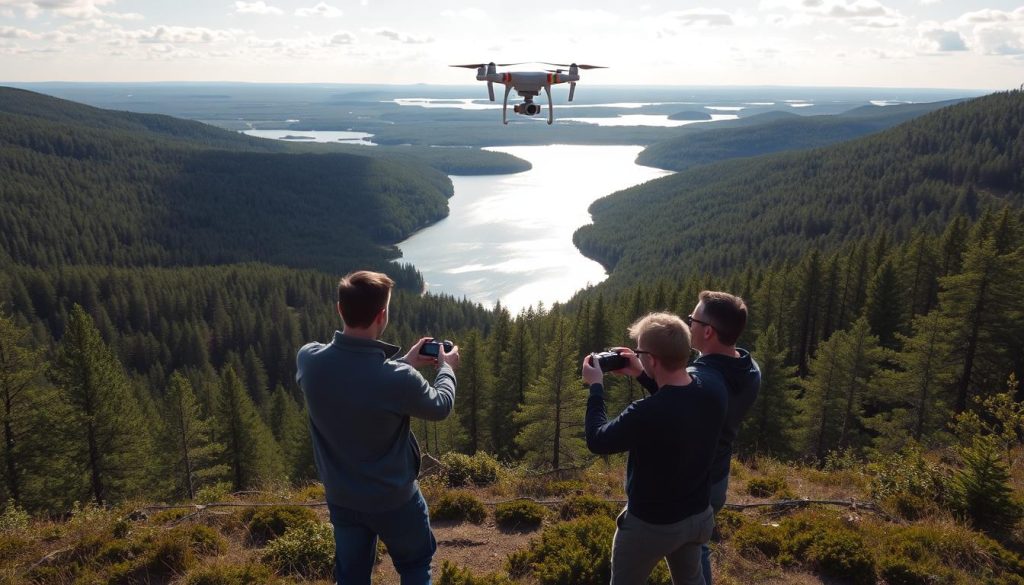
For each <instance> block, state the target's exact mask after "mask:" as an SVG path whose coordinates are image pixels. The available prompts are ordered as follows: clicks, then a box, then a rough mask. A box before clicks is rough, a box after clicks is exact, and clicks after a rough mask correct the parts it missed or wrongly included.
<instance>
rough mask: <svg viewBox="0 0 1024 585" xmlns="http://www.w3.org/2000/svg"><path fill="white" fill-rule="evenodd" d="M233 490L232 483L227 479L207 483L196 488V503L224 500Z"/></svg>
mask: <svg viewBox="0 0 1024 585" xmlns="http://www.w3.org/2000/svg"><path fill="white" fill-rule="evenodd" d="M231 490H232V486H231V483H229V482H226V481H222V482H218V483H215V484H211V485H205V486H203V487H201V488H199V489H198V490H196V503H197V504H209V503H212V502H223V501H224V500H226V499H228V496H230V495H231Z"/></svg>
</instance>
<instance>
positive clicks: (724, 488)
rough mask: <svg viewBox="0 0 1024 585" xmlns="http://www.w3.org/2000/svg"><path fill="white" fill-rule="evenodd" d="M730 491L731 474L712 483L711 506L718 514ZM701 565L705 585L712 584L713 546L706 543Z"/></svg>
mask: <svg viewBox="0 0 1024 585" xmlns="http://www.w3.org/2000/svg"><path fill="white" fill-rule="evenodd" d="M728 491H729V476H728V475H726V476H725V479H721V480H719V481H718V483H715V484H712V485H711V508H712V509H713V510H714V511H715V514H718V511H719V510H721V509H722V508H723V507H724V506H725V495H726V492H728ZM700 566H701V569H702V570H703V572H704V583H705V585H711V547H709V546H708V545H707V543H704V544H702V545H701V549H700Z"/></svg>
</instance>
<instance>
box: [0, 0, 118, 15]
mask: <svg viewBox="0 0 1024 585" xmlns="http://www.w3.org/2000/svg"><path fill="white" fill-rule="evenodd" d="M114 1H115V0H0V7H10V8H13V9H17V10H21V12H22V13H23V14H24V15H25V16H27V17H29V18H36V17H37V16H39V15H40V14H43V13H44V12H52V13H54V14H59V15H60V16H66V17H68V18H92V17H95V16H100V15H102V14H103V11H102V10H100V6H106V5H107V4H112V3H113V2H114Z"/></svg>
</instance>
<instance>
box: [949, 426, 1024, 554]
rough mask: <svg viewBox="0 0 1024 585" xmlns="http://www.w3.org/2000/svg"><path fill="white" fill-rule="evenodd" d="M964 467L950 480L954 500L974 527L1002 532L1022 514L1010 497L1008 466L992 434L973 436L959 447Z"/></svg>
mask: <svg viewBox="0 0 1024 585" xmlns="http://www.w3.org/2000/svg"><path fill="white" fill-rule="evenodd" d="M960 456H961V458H962V459H963V463H964V464H963V467H962V468H961V469H959V470H957V472H956V474H955V475H954V477H953V481H952V488H953V489H952V492H953V494H952V495H953V504H954V506H955V508H956V509H957V510H958V511H960V512H961V513H963V515H964V516H966V517H967V518H968V519H969V520H970V521H971V524H973V525H974V526H975V527H977V528H980V529H981V530H985V531H987V532H990V533H993V534H997V535H1002V534H1007V533H1009V532H1011V531H1012V530H1013V529H1014V527H1015V526H1016V525H1017V523H1018V522H1019V521H1020V520H1021V518H1022V517H1024V507H1022V506H1021V504H1020V503H1019V502H1017V501H1016V500H1015V499H1014V497H1013V487H1012V486H1011V485H1010V470H1009V468H1008V466H1007V465H1006V462H1004V461H1003V459H1002V456H1001V454H1000V452H999V448H998V446H997V445H996V442H995V441H994V440H993V439H992V438H991V437H987V436H986V437H976V438H975V439H974V440H973V441H972V442H971V444H970V445H969V446H967V447H963V448H961V449H960Z"/></svg>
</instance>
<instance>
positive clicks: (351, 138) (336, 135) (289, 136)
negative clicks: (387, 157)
mask: <svg viewBox="0 0 1024 585" xmlns="http://www.w3.org/2000/svg"><path fill="white" fill-rule="evenodd" d="M242 134H248V135H249V136H255V137H257V138H272V139H274V140H285V141H288V142H334V143H337V144H359V145H362V146H376V144H374V143H373V142H370V141H369V140H367V139H368V138H373V134H367V133H366V132H352V131H345V130H245V131H243V132H242Z"/></svg>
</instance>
